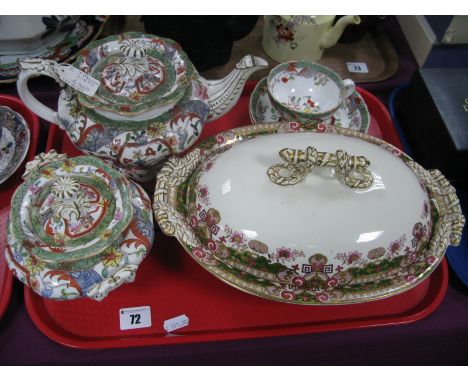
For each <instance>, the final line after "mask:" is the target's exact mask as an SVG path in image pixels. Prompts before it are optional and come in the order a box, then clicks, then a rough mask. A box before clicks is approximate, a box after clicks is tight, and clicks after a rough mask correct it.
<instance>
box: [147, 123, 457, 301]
mask: <svg viewBox="0 0 468 382" xmlns="http://www.w3.org/2000/svg"><path fill="white" fill-rule="evenodd" d="M283 133H287V134H283ZM154 200H155V202H154V210H155V216H156V219H157V220H158V223H159V224H160V226H161V228H162V230H163V231H164V232H165V233H167V234H170V235H174V236H176V237H177V238H178V239H179V240H180V241H181V242H182V244H183V245H184V246H185V248H186V249H187V250H188V251H189V253H190V254H191V255H192V257H193V258H194V259H195V260H197V261H198V262H199V263H200V264H201V265H202V266H204V267H205V268H206V269H207V270H208V271H210V272H211V273H213V274H215V275H216V276H218V277H219V278H221V279H222V280H224V281H226V282H227V283H229V284H231V285H234V286H236V287H237V288H239V289H242V290H244V291H247V292H249V293H253V294H256V295H259V296H262V297H266V298H271V299H275V300H279V301H284V302H293V303H299V304H320V303H327V304H344V303H355V302H363V301H370V300H373V299H377V298H383V297H387V296H390V295H393V294H395V293H399V292H402V291H404V290H407V289H409V288H411V287H413V286H414V285H416V284H417V283H419V282H420V281H422V280H423V279H424V278H425V277H427V276H428V275H429V274H430V273H431V271H432V270H433V269H434V268H435V266H436V265H437V264H438V262H439V261H440V260H441V259H442V257H443V255H444V253H445V249H446V247H447V245H448V244H453V245H457V244H458V243H459V241H460V236H461V231H462V228H463V225H464V221H465V220H464V217H463V215H462V214H461V209H460V206H459V203H458V199H457V197H456V194H455V190H454V189H453V187H451V186H450V184H449V183H448V182H447V181H446V180H445V178H444V177H443V176H442V175H441V174H440V173H439V172H437V171H433V172H429V171H426V170H424V169H423V168H422V167H421V166H419V165H418V164H417V163H415V162H414V161H412V160H411V159H410V158H408V157H407V156H405V155H404V154H403V153H402V152H401V151H399V150H398V149H396V148H394V147H393V146H391V145H389V144H387V143H385V142H383V141H381V140H379V139H376V138H373V137H370V136H368V135H365V134H361V133H358V132H354V131H349V130H346V129H339V128H335V127H333V126H325V125H319V127H317V126H309V125H304V127H301V125H300V124H298V123H296V122H290V123H280V124H263V125H256V126H255V125H254V126H248V127H245V128H239V129H234V130H232V131H227V132H224V133H221V134H218V135H217V136H216V137H213V138H211V139H210V140H208V141H206V142H204V143H202V144H201V146H200V148H198V149H195V150H193V151H192V152H191V153H189V154H187V155H186V156H185V157H183V158H174V159H171V160H170V161H169V162H168V163H167V164H166V165H165V166H164V167H163V168H162V169H161V170H160V172H159V174H158V181H157V184H156V191H155V196H154Z"/></svg>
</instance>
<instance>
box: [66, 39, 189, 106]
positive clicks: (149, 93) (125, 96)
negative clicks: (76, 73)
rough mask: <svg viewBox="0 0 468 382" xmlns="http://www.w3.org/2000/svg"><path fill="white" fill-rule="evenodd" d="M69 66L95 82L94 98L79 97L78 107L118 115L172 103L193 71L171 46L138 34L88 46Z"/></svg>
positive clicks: (179, 50)
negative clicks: (87, 75) (82, 106)
mask: <svg viewBox="0 0 468 382" xmlns="http://www.w3.org/2000/svg"><path fill="white" fill-rule="evenodd" d="M73 65H74V66H75V67H76V68H78V69H80V70H82V71H84V72H86V73H88V74H90V75H91V76H92V77H94V78H95V79H97V80H99V82H100V86H99V88H98V90H97V92H96V94H95V95H93V96H88V95H86V94H82V93H80V94H79V96H78V98H79V101H80V103H81V104H83V105H84V106H86V107H88V108H98V109H102V110H106V111H111V112H116V113H119V114H123V115H132V114H140V113H142V112H145V111H148V110H150V109H152V108H154V107H157V106H161V105H165V104H168V103H176V102H177V101H179V100H180V99H181V98H182V96H183V95H184V93H185V90H186V88H187V87H188V85H189V84H190V77H191V75H192V73H193V71H194V68H193V65H192V63H191V62H190V60H189V59H188V58H187V56H186V55H185V53H184V52H183V51H182V50H181V49H180V46H179V45H178V44H177V43H176V42H174V41H172V40H169V39H164V38H160V37H157V36H153V35H147V34H143V33H138V32H129V33H125V34H121V35H117V36H110V37H108V38H105V39H103V40H98V41H95V42H93V43H91V44H89V45H88V46H87V47H86V49H84V50H83V51H82V52H81V53H80V55H79V56H78V57H77V59H76V61H75V63H74V64H73Z"/></svg>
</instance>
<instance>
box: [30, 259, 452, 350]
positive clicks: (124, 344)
mask: <svg viewBox="0 0 468 382" xmlns="http://www.w3.org/2000/svg"><path fill="white" fill-rule="evenodd" d="M434 277H436V278H437V279H440V285H439V286H435V287H434V288H435V289H436V290H437V293H436V295H435V297H434V298H433V299H432V301H431V302H430V303H429V304H428V305H426V306H425V307H423V308H422V309H419V310H418V311H416V312H414V313H409V314H407V315H401V318H400V319H398V320H395V317H393V316H387V317H385V316H384V317H383V318H380V319H378V318H370V319H359V320H358V321H357V323H356V321H355V320H354V321H348V322H339V321H338V322H335V323H326V324H323V325H317V324H316V323H311V324H309V325H293V326H289V327H275V328H268V327H267V328H265V329H263V330H261V331H259V330H258V328H256V329H255V330H252V329H250V330H249V329H240V330H234V331H225V332H224V333H222V334H220V333H219V332H215V333H202V334H190V335H174V336H167V335H166V336H160V335H158V336H154V335H153V336H152V335H140V336H138V335H135V336H134V337H132V336H128V337H120V338H115V337H111V338H109V337H106V338H105V339H98V340H89V339H85V338H83V337H79V336H74V335H70V336H66V335H63V334H61V333H59V332H57V331H54V330H53V329H52V328H50V327H49V326H48V325H47V323H46V322H45V321H44V320H42V318H41V317H40V315H39V313H38V312H37V311H36V310H34V298H35V297H36V296H35V295H34V292H33V291H31V290H29V288H26V287H25V288H24V300H25V305H26V309H27V312H28V314H29V316H30V318H31V320H32V321H33V322H34V324H35V325H36V327H37V328H38V329H39V331H40V332H41V333H42V334H44V335H45V336H46V337H48V338H49V339H51V340H53V341H54V342H57V343H58V344H60V345H64V346H67V347H71V348H78V349H110V348H128V347H143V346H155V345H157V346H166V345H175V344H189V343H206V342H219V341H233V340H249V339H260V338H269V337H270V338H271V337H282V336H292V335H308V334H314V333H326V332H335V331H341V330H349V329H364V328H375V327H384V326H396V325H403V324H411V323H413V322H416V321H419V320H421V319H423V318H426V317H427V316H429V315H430V314H431V313H432V312H434V310H435V309H436V308H437V307H438V306H439V305H440V304H441V302H442V300H443V299H444V297H445V294H446V292H447V288H448V278H449V274H448V266H447V260H446V259H445V256H444V258H443V259H442V261H441V263H440V264H439V266H438V267H437V268H436V269H435V270H434V272H433V273H432V274H431V275H430V276H429V277H428V278H427V279H426V281H427V282H429V289H428V292H427V294H426V296H427V295H428V294H429V291H430V289H431V285H433V284H434V282H433V280H434ZM431 281H432V282H431ZM420 285H421V284H420ZM37 299H40V297H39V296H38V297H37ZM423 301H424V300H423ZM421 303H422V302H420V303H419V304H421ZM419 304H418V305H419ZM416 306H417V305H416ZM414 308H415V307H413V308H411V309H410V312H411V310H413V309H414ZM306 309H307V308H306Z"/></svg>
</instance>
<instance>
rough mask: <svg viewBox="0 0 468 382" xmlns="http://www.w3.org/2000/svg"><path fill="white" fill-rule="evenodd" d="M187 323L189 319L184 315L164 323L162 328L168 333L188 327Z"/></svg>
mask: <svg viewBox="0 0 468 382" xmlns="http://www.w3.org/2000/svg"><path fill="white" fill-rule="evenodd" d="M189 321H190V320H189V318H188V317H187V316H186V315H185V314H182V315H180V316H177V317H174V318H171V319H170V320H166V321H164V325H163V327H164V330H165V331H166V332H168V333H169V332H172V331H174V330H177V329H180V328H183V327H185V326H188V324H189Z"/></svg>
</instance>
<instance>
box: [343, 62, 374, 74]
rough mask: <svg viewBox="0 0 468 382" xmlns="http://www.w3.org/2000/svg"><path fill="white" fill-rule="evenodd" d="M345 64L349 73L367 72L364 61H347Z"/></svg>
mask: <svg viewBox="0 0 468 382" xmlns="http://www.w3.org/2000/svg"><path fill="white" fill-rule="evenodd" d="M346 66H347V67H348V72H350V73H369V69H367V64H366V63H365V62H347V63H346Z"/></svg>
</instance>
